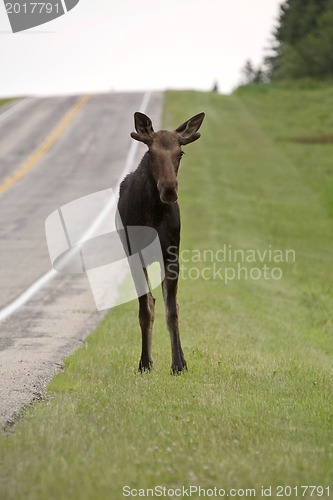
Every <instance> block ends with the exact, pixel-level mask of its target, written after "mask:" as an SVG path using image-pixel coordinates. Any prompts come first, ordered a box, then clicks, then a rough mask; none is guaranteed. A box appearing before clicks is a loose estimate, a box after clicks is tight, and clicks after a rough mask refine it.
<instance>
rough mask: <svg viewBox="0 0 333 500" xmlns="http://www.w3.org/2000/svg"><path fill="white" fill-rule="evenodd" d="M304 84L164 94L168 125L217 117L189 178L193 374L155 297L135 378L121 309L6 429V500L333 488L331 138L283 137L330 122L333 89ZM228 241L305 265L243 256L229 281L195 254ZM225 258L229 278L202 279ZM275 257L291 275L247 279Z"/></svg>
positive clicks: (130, 308) (132, 332)
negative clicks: (144, 366)
mask: <svg viewBox="0 0 333 500" xmlns="http://www.w3.org/2000/svg"><path fill="white" fill-rule="evenodd" d="M302 92H304V94H303V96H302ZM299 93H300V94H299ZM299 93H297V94H296V93H295V92H293V91H291V90H288V89H284V90H283V91H282V90H275V89H271V90H269V89H268V88H265V89H263V90H261V91H258V90H255V91H254V90H252V89H248V90H247V91H246V90H243V91H241V92H239V93H238V94H236V95H233V96H227V97H224V96H217V95H214V94H205V93H195V92H172V93H168V94H167V97H166V106H165V112H164V122H165V126H166V127H168V126H173V127H174V126H175V125H177V124H179V123H182V122H183V121H184V119H186V118H188V117H190V116H192V115H193V114H195V113H196V112H200V111H202V110H204V111H206V113H207V118H206V121H205V123H204V126H203V127H202V139H201V140H200V141H198V142H197V143H194V144H192V145H189V146H188V147H186V148H184V149H185V151H186V156H185V157H184V159H183V163H182V168H181V172H180V204H181V208H182V225H183V228H182V249H183V250H186V251H187V253H186V258H185V254H183V255H184V259H183V274H184V275H183V280H182V282H181V283H180V291H179V302H180V310H181V331H182V341H183V347H184V351H185V354H186V358H187V361H188V365H189V373H187V374H184V375H182V376H180V377H171V376H170V375H169V367H170V348H169V339H168V337H167V333H166V328H165V324H164V315H163V307H162V301H161V298H160V292H159V291H157V292H156V294H155V295H156V297H157V298H158V299H160V300H158V303H157V306H158V310H157V314H156V319H155V331H154V365H155V370H154V372H153V373H151V374H149V375H145V376H140V375H137V374H136V368H137V362H138V358H139V345H140V339H139V332H138V322H137V306H136V304H135V303H133V302H132V303H130V304H126V305H124V306H121V307H119V308H117V309H115V310H114V311H113V312H112V313H111V314H110V315H109V316H108V317H107V318H106V319H105V321H104V322H103V323H102V324H101V325H100V326H99V327H98V329H97V330H96V331H95V332H94V333H93V334H92V335H91V336H90V337H89V339H88V341H87V343H86V346H85V348H83V349H81V350H79V351H77V352H76V353H75V354H74V355H72V356H71V357H70V358H69V359H67V360H66V363H65V370H64V372H63V373H61V374H59V375H58V376H57V377H55V379H54V380H53V382H52V383H51V385H50V387H49V397H48V400H47V402H44V403H40V404H36V405H35V406H34V407H33V408H32V409H30V410H28V411H27V412H25V415H24V418H23V419H22V420H20V421H19V422H18V424H17V425H16V426H15V428H14V429H13V431H11V432H8V433H6V434H3V435H1V436H0V498H4V499H21V498H22V499H23V498H24V499H34V500H35V499H53V498H56V499H68V498H70V499H94V500H95V499H97V500H99V499H101V500H102V499H103V500H104V499H109V498H110V499H118V498H119V499H120V498H122V497H123V496H122V487H123V486H124V485H130V486H131V487H133V488H146V487H154V486H156V485H165V486H168V487H170V488H172V487H176V486H181V485H185V486H186V485H190V484H192V485H200V486H202V487H214V486H218V487H221V488H222V487H223V488H225V489H229V488H256V489H257V494H258V495H257V496H260V495H259V493H260V491H261V486H262V485H264V486H270V485H272V486H277V485H284V486H285V485H290V486H296V485H307V484H313V485H322V486H328V485H329V484H330V483H332V469H333V433H332V428H333V405H332V353H333V346H332V315H331V311H332V306H333V299H332V292H331V290H332V284H333V283H332V281H333V277H332V273H331V270H332V227H333V225H332V211H331V210H332V207H331V205H330V196H329V195H327V190H329V188H328V187H329V180H328V179H329V178H331V177H330V176H331V175H332V170H331V169H330V168H329V160H328V159H329V158H330V157H332V151H333V146H332V145H316V146H314V145H310V146H305V145H303V144H297V143H293V142H289V141H287V140H285V138H287V137H289V136H295V135H301V134H304V133H308V129H307V125H306V123H305V122H304V116H305V115H306V113H308V118H309V119H308V123H311V127H312V126H313V127H314V126H315V124H317V126H318V130H319V128H320V132H323V130H322V129H321V127H325V131H326V130H333V124H330V123H328V122H327V123H326V122H324V123H323V121H322V116H321V114H322V113H323V112H324V111H323V110H324V109H326V108H327V106H329V103H330V102H331V101H332V99H333V89H332V88H331V89H320V90H318V91H316V90H313V94H311V93H310V91H306V90H304V91H303V90H300V91H299ZM302 97H303V98H302ZM296 104H297V105H296ZM297 110H298V111H297ZM306 110H307V111H306ZM304 113H305V114H304ZM311 133H312V131H311ZM316 133H317V131H316ZM323 169H324V170H325V172H326V170H327V172H326V175H327V177H324V178H323V177H322V173H323ZM224 245H227V246H229V245H230V248H232V249H242V250H244V251H246V250H257V249H259V250H260V251H261V252H264V251H265V249H267V248H269V246H270V245H271V248H272V249H280V250H281V251H284V250H286V249H292V250H294V251H295V254H296V260H295V262H279V263H276V262H273V263H272V262H270V261H269V259H265V262H264V263H262V262H258V260H257V261H256V262H254V263H253V262H252V263H249V262H245V263H241V264H242V267H243V268H245V270H243V271H242V276H241V279H234V280H231V281H230V282H229V283H228V284H225V282H224V280H223V276H225V272H226V271H225V267H226V266H228V267H230V268H232V269H234V270H235V272H236V270H237V265H238V262H216V261H215V262H209V261H208V262H207V261H206V262H195V263H193V262H190V263H188V262H186V260H187V259H188V257H189V256H191V255H192V256H193V255H194V252H195V251H197V250H200V251H201V254H200V255H202V251H203V250H205V249H209V250H211V251H213V252H217V251H218V250H220V249H221V248H223V246H224ZM228 248H229V247H228ZM191 252H192V253H191ZM215 255H216V254H215ZM214 264H215V266H217V267H218V268H220V267H222V268H223V270H222V271H223V273H222V274H223V276H222V279H221V277H220V275H217V277H216V278H217V279H209V280H207V279H204V277H203V274H202V272H203V270H204V269H205V268H208V270H210V272H212V270H213V267H214ZM263 264H266V265H267V266H268V267H270V268H272V267H273V266H274V267H279V268H280V269H281V270H282V272H283V278H282V279H279V280H274V279H260V280H256V279H255V280H250V279H248V280H247V279H245V274H246V271H247V272H248V273H249V272H251V269H252V268H253V267H256V268H262V266H263ZM191 269H195V271H191ZM190 272H193V273H195V276H197V274H198V273H199V275H200V276H199V277H198V279H192V280H191V279H187V277H188V273H190ZM211 277H212V276H211ZM331 486H332V484H331ZM331 494H332V493H331ZM274 496H275V495H274V494H273V497H274ZM192 498H196V496H195V495H193V496H192ZM303 498H310V496H308V495H305V496H304V497H303Z"/></svg>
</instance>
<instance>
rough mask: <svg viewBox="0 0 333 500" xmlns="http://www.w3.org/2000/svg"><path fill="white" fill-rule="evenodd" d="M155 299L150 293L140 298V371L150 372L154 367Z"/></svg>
mask: <svg viewBox="0 0 333 500" xmlns="http://www.w3.org/2000/svg"><path fill="white" fill-rule="evenodd" d="M154 310H155V299H154V297H153V296H152V294H151V293H150V292H149V293H147V294H146V295H143V296H142V297H139V322H140V327H141V336H142V351H141V358H140V363H139V371H140V372H143V371H149V370H151V369H152V367H153V359H152V355H151V346H152V333H153V323H154Z"/></svg>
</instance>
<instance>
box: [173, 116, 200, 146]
mask: <svg viewBox="0 0 333 500" xmlns="http://www.w3.org/2000/svg"><path fill="white" fill-rule="evenodd" d="M204 118H205V113H199V114H198V115H195V116H193V117H192V118H190V119H189V120H187V122H184V123H182V125H180V126H179V127H178V128H177V129H176V132H177V133H178V141H179V143H180V144H181V145H185V144H189V143H190V142H193V141H196V140H197V139H199V137H200V134H199V132H198V130H199V128H200V127H201V124H202V122H203V119H204Z"/></svg>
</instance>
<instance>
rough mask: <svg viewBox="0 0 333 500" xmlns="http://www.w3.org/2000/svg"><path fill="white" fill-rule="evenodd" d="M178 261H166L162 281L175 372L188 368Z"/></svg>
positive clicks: (173, 370)
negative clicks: (180, 317) (181, 326)
mask: <svg viewBox="0 0 333 500" xmlns="http://www.w3.org/2000/svg"><path fill="white" fill-rule="evenodd" d="M178 273H179V265H178V263H175V262H172V263H170V262H169V263H166V265H165V278H164V280H163V283H162V290H163V298H164V303H165V313H166V322H167V327H168V330H169V334H170V340H171V353H172V365H171V370H172V372H173V373H174V374H176V373H179V372H182V371H184V370H187V366H186V361H185V358H184V354H183V351H182V347H181V343H180V336H179V327H178V310H179V308H178V303H177V288H178Z"/></svg>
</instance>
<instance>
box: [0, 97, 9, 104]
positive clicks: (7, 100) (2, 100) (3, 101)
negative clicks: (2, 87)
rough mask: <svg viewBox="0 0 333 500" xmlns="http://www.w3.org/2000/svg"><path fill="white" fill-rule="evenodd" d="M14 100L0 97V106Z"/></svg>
mask: <svg viewBox="0 0 333 500" xmlns="http://www.w3.org/2000/svg"><path fill="white" fill-rule="evenodd" d="M10 101H12V99H9V98H8V99H0V106H3V105H4V104H7V103H8V102H10Z"/></svg>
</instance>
